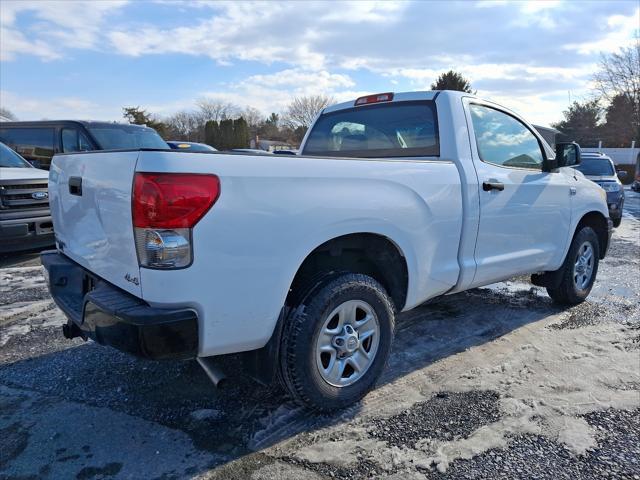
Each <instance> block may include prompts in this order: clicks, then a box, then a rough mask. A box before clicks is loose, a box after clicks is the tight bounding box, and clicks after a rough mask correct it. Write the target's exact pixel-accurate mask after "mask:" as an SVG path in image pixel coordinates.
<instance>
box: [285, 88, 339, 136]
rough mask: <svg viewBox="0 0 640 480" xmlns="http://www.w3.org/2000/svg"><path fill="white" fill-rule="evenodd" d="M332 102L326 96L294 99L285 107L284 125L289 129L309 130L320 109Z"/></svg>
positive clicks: (331, 99)
mask: <svg viewBox="0 0 640 480" xmlns="http://www.w3.org/2000/svg"><path fill="white" fill-rule="evenodd" d="M334 102H335V100H334V99H333V98H332V97H328V96H326V95H311V96H308V97H296V98H294V99H293V101H292V102H291V103H290V104H289V106H288V107H287V110H286V112H285V118H284V124H285V125H286V126H288V127H289V128H291V129H295V128H297V127H304V128H309V126H311V124H312V123H313V121H314V120H315V118H316V117H317V116H318V114H319V113H320V112H321V111H322V109H323V108H325V107H326V106H327V105H330V104H332V103H334Z"/></svg>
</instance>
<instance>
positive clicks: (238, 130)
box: [233, 117, 249, 148]
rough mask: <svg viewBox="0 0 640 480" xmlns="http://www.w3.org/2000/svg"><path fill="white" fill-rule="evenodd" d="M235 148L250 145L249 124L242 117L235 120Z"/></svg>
mask: <svg viewBox="0 0 640 480" xmlns="http://www.w3.org/2000/svg"><path fill="white" fill-rule="evenodd" d="M233 144H234V147H233V148H247V147H248V146H249V125H247V122H246V121H245V119H244V118H242V117H240V118H238V119H236V120H234V121H233Z"/></svg>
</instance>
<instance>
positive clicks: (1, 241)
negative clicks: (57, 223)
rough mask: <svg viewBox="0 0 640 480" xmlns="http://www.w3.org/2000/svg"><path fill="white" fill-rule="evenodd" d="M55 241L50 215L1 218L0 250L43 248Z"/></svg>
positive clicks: (13, 250)
mask: <svg viewBox="0 0 640 480" xmlns="http://www.w3.org/2000/svg"><path fill="white" fill-rule="evenodd" d="M54 243H55V238H54V235H53V224H52V223H51V217H50V216H42V217H35V218H15V219H10V220H4V219H3V220H0V252H2V253H5V252H16V251H19V250H28V249H31V248H43V247H48V246H51V245H53V244H54Z"/></svg>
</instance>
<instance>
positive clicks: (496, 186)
mask: <svg viewBox="0 0 640 480" xmlns="http://www.w3.org/2000/svg"><path fill="white" fill-rule="evenodd" d="M482 189H483V190H484V191H485V192H489V191H491V190H498V191H499V192H501V191H503V190H504V183H500V182H482Z"/></svg>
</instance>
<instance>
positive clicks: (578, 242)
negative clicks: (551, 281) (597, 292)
mask: <svg viewBox="0 0 640 480" xmlns="http://www.w3.org/2000/svg"><path fill="white" fill-rule="evenodd" d="M599 258H600V244H599V242H598V236H597V235H596V232H595V231H594V230H593V229H592V228H591V227H583V228H582V229H580V230H579V231H578V232H577V233H576V234H575V236H574V237H573V241H572V242H571V247H570V248H569V252H568V253H567V257H566V258H565V260H564V263H563V264H562V267H560V271H559V272H558V273H559V274H560V282H559V284H558V285H557V286H554V287H547V293H548V294H549V296H550V297H551V298H552V299H553V300H554V301H556V302H558V303H561V304H565V305H575V304H578V303H581V302H583V301H584V300H585V299H586V298H587V297H588V296H589V293H590V292H591V288H592V287H593V282H594V281H595V279H596V275H597V273H598V264H599Z"/></svg>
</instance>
